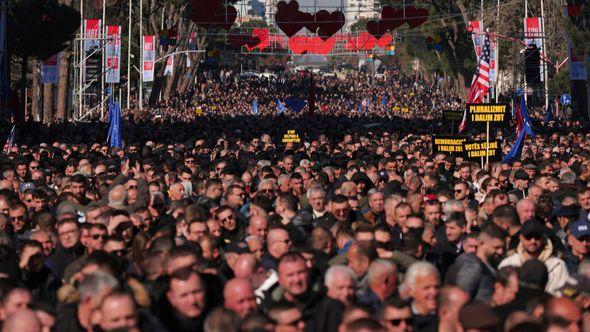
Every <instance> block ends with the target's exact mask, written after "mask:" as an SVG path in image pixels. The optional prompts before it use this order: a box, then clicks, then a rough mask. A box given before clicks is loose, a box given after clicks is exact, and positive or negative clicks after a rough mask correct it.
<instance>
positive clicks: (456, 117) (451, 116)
mask: <svg viewBox="0 0 590 332" xmlns="http://www.w3.org/2000/svg"><path fill="white" fill-rule="evenodd" d="M442 115H443V121H449V122H453V121H461V120H462V119H463V111H462V110H442Z"/></svg>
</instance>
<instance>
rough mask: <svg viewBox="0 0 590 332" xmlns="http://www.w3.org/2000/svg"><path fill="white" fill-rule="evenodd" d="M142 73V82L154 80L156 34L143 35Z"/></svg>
mask: <svg viewBox="0 0 590 332" xmlns="http://www.w3.org/2000/svg"><path fill="white" fill-rule="evenodd" d="M142 62H143V63H142V73H143V75H142V76H143V81H144V82H152V81H153V80H154V65H155V62H156V36H153V35H150V36H143V61H142Z"/></svg>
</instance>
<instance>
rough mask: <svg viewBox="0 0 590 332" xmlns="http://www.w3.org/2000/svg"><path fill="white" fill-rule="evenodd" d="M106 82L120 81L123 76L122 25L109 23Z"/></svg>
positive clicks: (106, 48) (106, 49) (106, 47)
mask: <svg viewBox="0 0 590 332" xmlns="http://www.w3.org/2000/svg"><path fill="white" fill-rule="evenodd" d="M105 52H106V58H105V62H106V67H107V68H106V74H105V75H106V78H105V82H106V83H119V81H120V77H121V26H120V25H107V42H106V46H105Z"/></svg>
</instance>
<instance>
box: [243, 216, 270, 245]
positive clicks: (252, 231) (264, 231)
mask: <svg viewBox="0 0 590 332" xmlns="http://www.w3.org/2000/svg"><path fill="white" fill-rule="evenodd" d="M246 232H247V233H248V235H255V236H258V237H259V238H261V239H263V240H265V241H266V236H267V235H268V220H267V219H266V217H263V216H253V217H250V222H249V223H248V228H247V229H246Z"/></svg>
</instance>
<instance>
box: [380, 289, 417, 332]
mask: <svg viewBox="0 0 590 332" xmlns="http://www.w3.org/2000/svg"><path fill="white" fill-rule="evenodd" d="M413 324H414V318H413V317H412V310H411V309H410V303H409V302H407V301H404V300H402V299H400V298H397V297H393V298H391V299H389V300H387V301H385V303H383V308H382V309H381V325H383V327H384V328H385V331H386V332H412V331H414V327H413Z"/></svg>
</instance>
